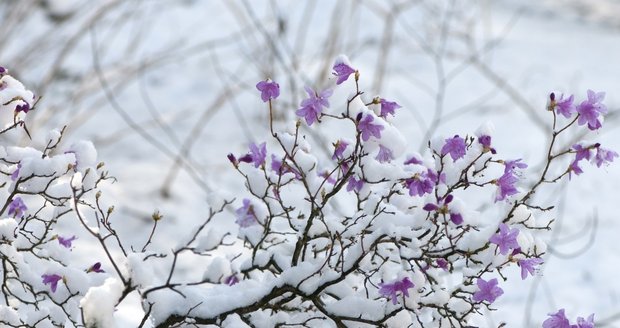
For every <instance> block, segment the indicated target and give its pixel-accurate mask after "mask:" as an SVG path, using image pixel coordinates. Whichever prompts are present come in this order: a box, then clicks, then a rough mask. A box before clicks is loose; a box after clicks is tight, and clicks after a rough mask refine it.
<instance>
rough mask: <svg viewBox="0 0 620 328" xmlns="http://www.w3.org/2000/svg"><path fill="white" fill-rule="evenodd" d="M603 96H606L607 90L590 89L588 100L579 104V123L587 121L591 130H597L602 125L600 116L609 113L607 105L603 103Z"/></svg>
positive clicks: (582, 123)
mask: <svg viewBox="0 0 620 328" xmlns="http://www.w3.org/2000/svg"><path fill="white" fill-rule="evenodd" d="M603 98H605V92H594V91H592V90H588V100H584V101H583V102H582V103H581V104H579V106H577V112H578V113H579V120H578V121H577V123H578V124H579V125H584V124H586V123H587V124H588V128H589V129H590V130H596V129H598V128H600V127H601V122H600V121H599V120H598V116H599V115H603V114H606V113H607V107H606V106H605V105H603V104H602V103H601V101H603Z"/></svg>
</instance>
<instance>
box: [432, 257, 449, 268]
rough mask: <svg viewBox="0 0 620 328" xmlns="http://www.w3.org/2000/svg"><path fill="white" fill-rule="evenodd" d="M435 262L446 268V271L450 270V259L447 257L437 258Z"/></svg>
mask: <svg viewBox="0 0 620 328" xmlns="http://www.w3.org/2000/svg"><path fill="white" fill-rule="evenodd" d="M435 263H436V264H437V266H438V267H440V268H442V269H444V270H445V271H447V270H448V261H446V260H445V259H437V261H435Z"/></svg>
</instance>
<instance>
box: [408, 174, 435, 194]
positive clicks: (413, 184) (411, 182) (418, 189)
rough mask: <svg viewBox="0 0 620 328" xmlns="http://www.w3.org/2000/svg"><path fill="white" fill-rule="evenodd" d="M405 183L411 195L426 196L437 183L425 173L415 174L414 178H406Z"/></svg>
mask: <svg viewBox="0 0 620 328" xmlns="http://www.w3.org/2000/svg"><path fill="white" fill-rule="evenodd" d="M405 184H406V185H407V188H408V189H409V196H424V194H430V193H431V192H433V188H435V183H434V182H433V180H431V179H430V178H429V177H428V175H427V174H425V173H422V174H416V175H414V176H413V178H411V179H407V180H405Z"/></svg>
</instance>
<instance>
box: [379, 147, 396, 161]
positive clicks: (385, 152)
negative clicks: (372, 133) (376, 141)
mask: <svg viewBox="0 0 620 328" xmlns="http://www.w3.org/2000/svg"><path fill="white" fill-rule="evenodd" d="M375 159H376V160H377V161H379V163H385V162H391V161H392V159H394V155H393V154H392V151H391V150H390V148H387V147H384V146H383V145H379V153H378V154H377V157H375Z"/></svg>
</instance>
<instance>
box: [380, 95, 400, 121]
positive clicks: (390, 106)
mask: <svg viewBox="0 0 620 328" xmlns="http://www.w3.org/2000/svg"><path fill="white" fill-rule="evenodd" d="M380 103H381V114H379V116H381V117H383V118H385V117H387V116H388V114H389V115H392V116H394V111H395V110H396V109H399V108H401V106H400V105H399V104H397V103H396V102H395V101H387V100H385V99H383V98H381V100H380Z"/></svg>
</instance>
